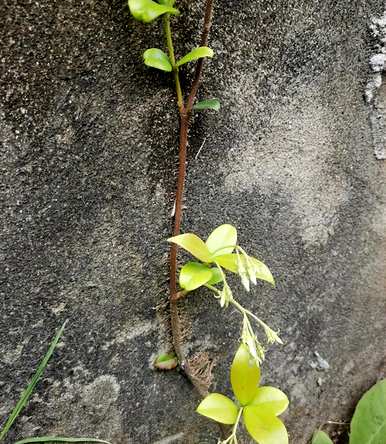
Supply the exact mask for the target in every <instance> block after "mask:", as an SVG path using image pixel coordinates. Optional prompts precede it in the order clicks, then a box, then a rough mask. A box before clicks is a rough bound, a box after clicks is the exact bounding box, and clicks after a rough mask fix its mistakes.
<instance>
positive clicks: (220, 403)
mask: <svg viewBox="0 0 386 444" xmlns="http://www.w3.org/2000/svg"><path fill="white" fill-rule="evenodd" d="M196 411H197V413H199V414H200V415H203V416H206V417H207V418H210V419H214V420H215V421H217V422H221V424H234V423H235V422H236V420H237V414H238V408H237V406H236V404H235V403H234V402H233V401H232V400H231V399H229V398H228V397H226V396H224V395H221V394H220V393H211V394H210V395H208V396H207V397H206V398H205V399H204V400H203V401H201V403H200V405H199V406H198V407H197V410H196Z"/></svg>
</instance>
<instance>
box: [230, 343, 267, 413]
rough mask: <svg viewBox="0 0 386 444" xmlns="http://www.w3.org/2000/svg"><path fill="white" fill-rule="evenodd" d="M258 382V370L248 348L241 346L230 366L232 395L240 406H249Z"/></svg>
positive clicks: (255, 392)
mask: <svg viewBox="0 0 386 444" xmlns="http://www.w3.org/2000/svg"><path fill="white" fill-rule="evenodd" d="M259 382H260V368H259V367H258V366H257V364H256V360H255V359H253V357H252V356H251V354H250V353H249V351H248V348H247V347H246V346H245V345H244V344H241V345H240V347H239V349H238V350H237V352H236V355H235V357H234V359H233V362H232V366H231V384H232V389H233V393H234V394H235V396H236V398H237V399H238V400H239V402H240V404H241V405H247V404H249V403H250V402H251V401H252V400H253V399H254V398H255V397H256V394H257V390H258V386H259Z"/></svg>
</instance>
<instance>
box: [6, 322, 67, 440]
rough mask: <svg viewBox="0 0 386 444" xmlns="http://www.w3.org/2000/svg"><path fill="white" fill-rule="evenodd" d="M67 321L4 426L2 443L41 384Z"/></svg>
mask: <svg viewBox="0 0 386 444" xmlns="http://www.w3.org/2000/svg"><path fill="white" fill-rule="evenodd" d="M66 323H67V321H65V322H64V323H63V325H62V326H61V328H60V329H59V330H58V332H57V333H56V335H55V337H54V339H53V340H52V342H51V344H50V347H49V349H48V350H47V353H46V354H45V356H44V358H43V359H42V360H41V362H40V364H39V367H38V368H37V370H36V372H35V374H34V375H33V377H32V379H31V382H30V383H29V384H28V386H27V388H26V389H25V390H24V391H23V393H22V394H21V396H20V399H19V401H18V403H17V404H16V406H15V407H14V409H13V410H12V412H11V414H10V415H9V418H8V419H7V421H6V423H5V424H4V427H3V428H2V429H1V431H0V441H2V440H3V439H4V438H5V437H6V436H7V434H8V432H9V429H10V428H11V427H12V424H13V423H14V422H15V420H16V418H17V417H18V416H19V415H20V412H21V411H22V410H23V408H24V407H25V405H26V404H27V402H28V400H29V398H30V397H31V395H32V393H33V391H34V389H35V387H36V384H37V383H38V382H39V379H40V377H41V376H42V374H43V372H44V370H45V368H46V367H47V364H48V361H49V360H50V358H51V356H52V354H53V352H54V350H55V347H56V346H57V344H58V342H59V339H60V337H61V336H62V334H63V330H64V327H65V326H66Z"/></svg>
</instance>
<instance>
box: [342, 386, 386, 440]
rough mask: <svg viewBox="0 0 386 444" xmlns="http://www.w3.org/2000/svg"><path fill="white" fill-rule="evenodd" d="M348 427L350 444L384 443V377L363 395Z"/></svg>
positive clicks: (385, 412) (385, 398) (385, 435)
mask: <svg viewBox="0 0 386 444" xmlns="http://www.w3.org/2000/svg"><path fill="white" fill-rule="evenodd" d="M350 429H351V433H350V444H385V442H386V379H384V380H383V381H380V382H378V383H377V384H375V385H374V386H373V387H372V388H371V389H370V390H369V391H368V392H366V393H365V394H364V395H363V397H362V398H361V400H360V401H359V403H358V405H357V407H356V409H355V412H354V416H353V418H352V421H351V426H350Z"/></svg>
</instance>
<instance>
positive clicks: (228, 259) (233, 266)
mask: <svg viewBox="0 0 386 444" xmlns="http://www.w3.org/2000/svg"><path fill="white" fill-rule="evenodd" d="M216 262H217V263H218V264H219V265H221V267H223V268H225V269H226V270H229V271H231V272H232V273H238V263H237V254H222V255H221V256H216Z"/></svg>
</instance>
